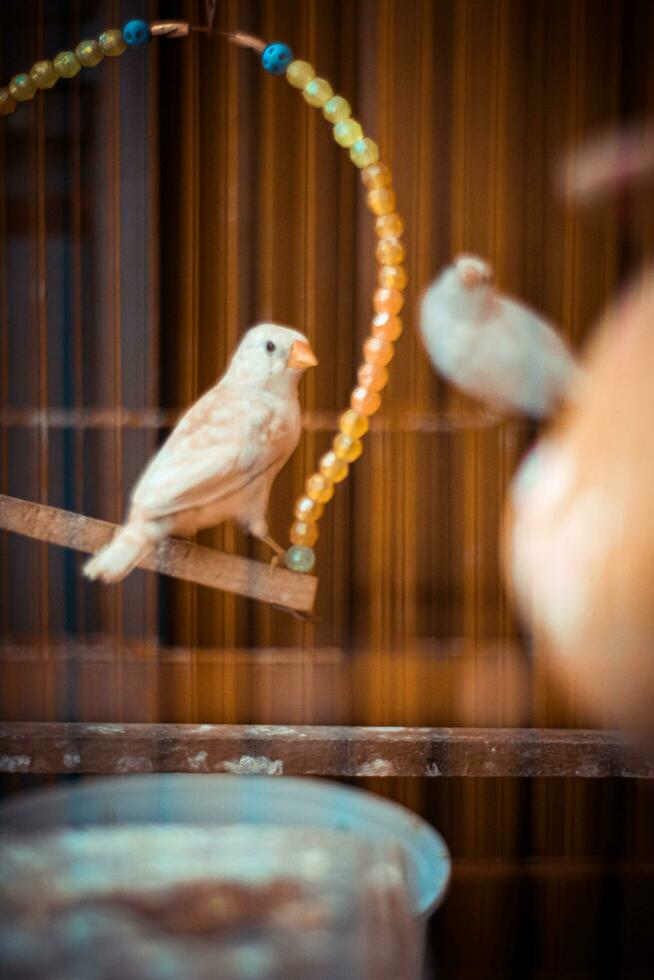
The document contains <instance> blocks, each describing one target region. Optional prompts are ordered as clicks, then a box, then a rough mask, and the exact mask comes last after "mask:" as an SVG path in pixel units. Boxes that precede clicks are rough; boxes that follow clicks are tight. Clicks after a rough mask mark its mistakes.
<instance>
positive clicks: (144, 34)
mask: <svg viewBox="0 0 654 980" xmlns="http://www.w3.org/2000/svg"><path fill="white" fill-rule="evenodd" d="M123 40H124V41H125V44H126V45H127V46H128V47H130V48H144V47H145V45H146V44H149V43H150V40H151V38H150V27H149V25H148V24H146V23H145V21H144V20H128V21H127V23H126V24H125V26H124V27H123Z"/></svg>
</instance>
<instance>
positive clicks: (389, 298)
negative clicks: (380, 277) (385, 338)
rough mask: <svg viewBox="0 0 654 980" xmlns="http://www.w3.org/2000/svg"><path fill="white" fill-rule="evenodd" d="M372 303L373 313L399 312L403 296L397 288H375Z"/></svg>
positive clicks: (402, 303) (402, 304)
mask: <svg viewBox="0 0 654 980" xmlns="http://www.w3.org/2000/svg"><path fill="white" fill-rule="evenodd" d="M372 305H373V306H374V308H375V313H391V314H395V313H399V312H400V310H401V309H402V307H403V306H404V296H403V295H402V293H401V292H400V290H399V289H376V290H375V293H374V295H373V297H372Z"/></svg>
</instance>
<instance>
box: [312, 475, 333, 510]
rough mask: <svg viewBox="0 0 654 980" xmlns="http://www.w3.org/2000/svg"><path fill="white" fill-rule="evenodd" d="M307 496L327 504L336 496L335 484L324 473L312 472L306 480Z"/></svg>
mask: <svg viewBox="0 0 654 980" xmlns="http://www.w3.org/2000/svg"><path fill="white" fill-rule="evenodd" d="M306 491H307V497H311V499H312V500H317V501H318V503H321V504H326V503H327V501H328V500H331V499H332V497H333V496H334V484H333V483H332V481H331V480H328V479H327V477H326V476H323V475H322V473H312V474H311V476H310V477H309V479H308V480H307V482H306Z"/></svg>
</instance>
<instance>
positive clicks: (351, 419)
mask: <svg viewBox="0 0 654 980" xmlns="http://www.w3.org/2000/svg"><path fill="white" fill-rule="evenodd" d="M338 427H339V429H340V430H341V432H342V433H343V434H344V435H346V436H352V438H353V439H359V438H360V437H361V436H365V434H366V432H367V431H368V419H367V418H365V416H363V415H361V414H360V413H359V412H355V411H354V410H353V409H351V408H348V410H347V411H346V412H343V414H342V415H341V417H340V419H339V420H338Z"/></svg>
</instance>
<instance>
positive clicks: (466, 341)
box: [420, 255, 578, 418]
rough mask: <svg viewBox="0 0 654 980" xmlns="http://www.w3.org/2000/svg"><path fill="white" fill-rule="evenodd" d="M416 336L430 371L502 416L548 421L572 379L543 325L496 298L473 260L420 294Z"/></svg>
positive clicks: (481, 265)
mask: <svg viewBox="0 0 654 980" xmlns="http://www.w3.org/2000/svg"><path fill="white" fill-rule="evenodd" d="M420 329H421V333H422V337H423V340H424V343H425V347H426V348H427V352H428V354H429V356H430V358H431V360H432V363H433V365H434V367H435V368H436V369H437V370H438V371H440V373H441V374H442V375H444V377H446V378H447V379H448V380H449V381H452V382H453V383H454V384H455V385H457V386H458V387H459V388H461V390H462V391H464V392H465V393H466V394H468V395H472V396H473V397H475V398H478V399H479V400H480V401H482V402H484V403H485V404H486V405H489V406H490V407H491V408H492V409H494V410H496V411H499V412H501V413H502V414H504V413H506V412H511V411H519V412H523V413H525V414H527V415H532V416H536V417H537V418H540V417H545V416H548V415H551V414H552V412H553V411H554V410H555V409H556V407H557V406H558V404H559V403H560V402H561V401H562V400H563V398H564V397H565V396H566V394H567V393H568V391H569V389H570V386H571V385H572V383H573V381H574V380H575V378H576V376H577V373H578V372H577V365H576V362H575V360H574V358H573V356H572V354H571V353H570V351H569V350H568V348H567V347H566V345H565V344H564V342H563V341H562V340H561V338H560V337H559V336H558V334H557V333H556V332H555V331H554V329H553V328H552V327H551V326H550V324H549V323H547V322H546V321H545V320H543V319H541V317H539V316H538V315H537V314H536V313H534V312H532V310H530V309H529V308H528V307H527V306H524V305H523V304H522V303H519V302H517V301H516V300H514V299H508V298H507V297H505V296H502V295H501V294H500V293H498V292H497V290H496V289H495V287H494V285H493V271H492V269H491V267H490V265H489V264H488V263H487V262H485V261H484V260H483V259H480V258H477V257H476V256H472V255H462V256H460V257H459V258H458V259H457V260H456V261H455V262H454V264H453V265H450V266H448V267H447V268H446V269H445V270H444V271H443V272H442V273H441V274H440V276H439V277H438V278H437V279H436V280H435V282H434V283H432V285H431V286H430V287H429V288H428V289H427V291H426V292H425V294H424V296H423V299H422V309H421V318H420Z"/></svg>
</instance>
